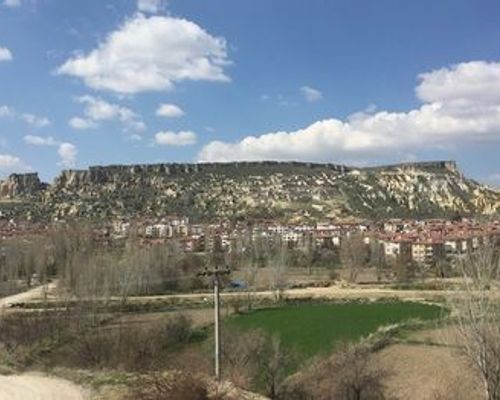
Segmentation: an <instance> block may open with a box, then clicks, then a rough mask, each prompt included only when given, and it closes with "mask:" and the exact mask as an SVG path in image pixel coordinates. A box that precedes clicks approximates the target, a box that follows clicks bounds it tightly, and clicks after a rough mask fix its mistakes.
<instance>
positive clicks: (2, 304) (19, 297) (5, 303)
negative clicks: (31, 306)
mask: <svg viewBox="0 0 500 400" xmlns="http://www.w3.org/2000/svg"><path fill="white" fill-rule="evenodd" d="M56 287H57V283H56V282H52V283H49V284H48V285H47V286H37V287H36V288H33V289H30V290H28V291H26V292H22V293H18V294H14V295H12V296H8V297H3V298H0V311H1V309H2V308H8V307H11V306H12V305H13V304H16V303H25V302H30V301H33V300H42V299H43V298H44V295H45V293H50V292H52V291H54V290H55V289H56Z"/></svg>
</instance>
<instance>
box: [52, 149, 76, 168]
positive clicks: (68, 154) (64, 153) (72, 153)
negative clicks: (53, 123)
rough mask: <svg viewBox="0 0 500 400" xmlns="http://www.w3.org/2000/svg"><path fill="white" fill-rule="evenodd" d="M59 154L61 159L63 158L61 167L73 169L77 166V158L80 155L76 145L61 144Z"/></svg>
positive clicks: (60, 163)
mask: <svg viewBox="0 0 500 400" xmlns="http://www.w3.org/2000/svg"><path fill="white" fill-rule="evenodd" d="M57 153H58V154H59V157H61V161H60V162H59V165H61V166H63V167H65V168H72V167H74V166H75V165H76V156H77V154H78V150H77V148H76V146H75V145H74V144H72V143H61V144H60V145H59V149H58V150H57Z"/></svg>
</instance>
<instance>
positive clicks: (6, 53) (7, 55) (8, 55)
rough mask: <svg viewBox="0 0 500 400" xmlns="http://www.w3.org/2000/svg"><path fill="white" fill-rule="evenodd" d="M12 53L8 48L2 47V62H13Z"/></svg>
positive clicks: (0, 48) (0, 49)
mask: <svg viewBox="0 0 500 400" xmlns="http://www.w3.org/2000/svg"><path fill="white" fill-rule="evenodd" d="M12 59H13V57H12V52H11V51H10V50H9V49H8V48H7V47H0V62H2V61H12Z"/></svg>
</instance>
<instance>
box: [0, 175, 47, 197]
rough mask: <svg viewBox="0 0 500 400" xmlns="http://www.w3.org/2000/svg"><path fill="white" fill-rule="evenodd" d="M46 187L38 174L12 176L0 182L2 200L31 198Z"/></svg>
mask: <svg viewBox="0 0 500 400" xmlns="http://www.w3.org/2000/svg"><path fill="white" fill-rule="evenodd" d="M46 187H47V184H45V183H42V182H41V181H40V178H39V177H38V174H37V173H29V174H11V175H9V177H8V178H7V179H5V180H3V181H1V182H0V198H7V199H15V198H18V197H30V196H34V195H36V194H38V192H40V191H41V190H44V189H45V188H46Z"/></svg>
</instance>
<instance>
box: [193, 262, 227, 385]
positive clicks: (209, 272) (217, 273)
mask: <svg viewBox="0 0 500 400" xmlns="http://www.w3.org/2000/svg"><path fill="white" fill-rule="evenodd" d="M230 273H231V270H230V269H229V267H226V268H225V269H219V267H218V266H216V267H215V268H214V269H208V268H205V270H204V271H203V272H200V273H199V274H198V276H208V277H213V283H214V343H215V348H214V351H215V378H216V379H217V381H219V380H220V342H221V340H220V307H219V306H220V304H219V300H220V298H219V286H220V280H219V278H220V277H221V276H223V275H229V274H230Z"/></svg>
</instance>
